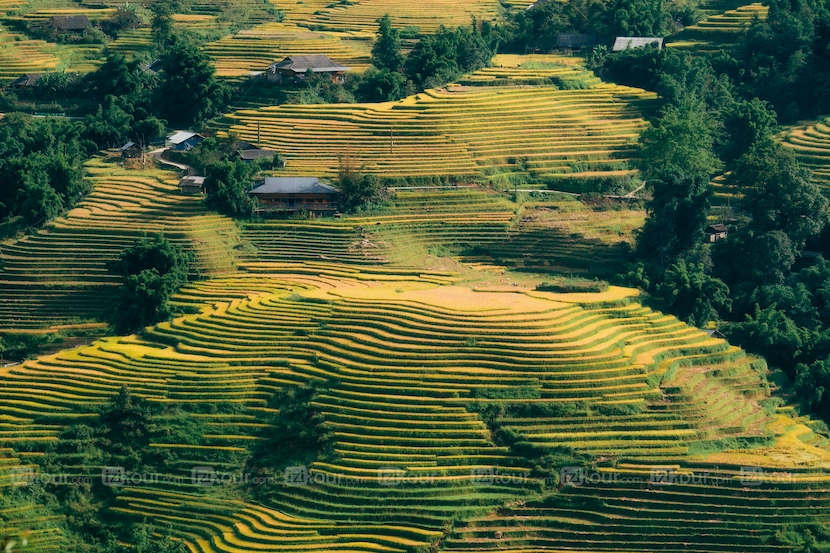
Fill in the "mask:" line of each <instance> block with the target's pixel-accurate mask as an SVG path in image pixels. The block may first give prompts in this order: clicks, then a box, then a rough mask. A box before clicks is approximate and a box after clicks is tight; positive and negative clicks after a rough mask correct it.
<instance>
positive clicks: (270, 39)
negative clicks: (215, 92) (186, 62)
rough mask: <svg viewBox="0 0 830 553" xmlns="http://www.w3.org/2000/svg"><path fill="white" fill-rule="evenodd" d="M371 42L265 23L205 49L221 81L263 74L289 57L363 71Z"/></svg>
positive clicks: (350, 36) (338, 34)
mask: <svg viewBox="0 0 830 553" xmlns="http://www.w3.org/2000/svg"><path fill="white" fill-rule="evenodd" d="M370 44H371V43H370V42H367V41H366V40H355V37H354V36H352V35H348V34H345V33H331V32H315V31H309V30H308V29H304V28H302V27H297V26H295V25H292V24H288V23H268V24H265V25H260V26H258V27H254V28H253V29H247V30H244V31H240V32H239V33H236V34H234V35H229V36H226V37H224V38H222V39H220V40H218V41H216V42H211V43H209V44H207V45H206V46H205V48H204V50H205V52H207V53H208V54H209V55H210V56H211V57H212V58H213V60H214V62H215V64H216V70H217V74H218V75H220V76H223V77H243V76H245V75H248V74H249V73H251V72H255V71H264V70H266V69H267V68H268V66H269V65H271V64H272V63H275V62H278V61H281V60H282V59H283V58H284V57H286V56H289V55H291V54H297V53H303V54H325V55H327V56H329V57H330V58H331V59H333V60H334V61H336V62H338V63H341V64H343V65H346V66H347V67H350V68H351V69H352V70H357V71H360V70H363V69H365V68H367V67H368V66H369V53H368V50H369V48H370Z"/></svg>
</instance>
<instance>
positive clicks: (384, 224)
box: [241, 187, 644, 274]
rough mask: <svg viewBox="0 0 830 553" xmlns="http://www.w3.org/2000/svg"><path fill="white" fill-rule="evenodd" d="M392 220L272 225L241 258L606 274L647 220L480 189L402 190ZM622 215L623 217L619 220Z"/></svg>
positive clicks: (249, 229)
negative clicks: (432, 258) (518, 200)
mask: <svg viewBox="0 0 830 553" xmlns="http://www.w3.org/2000/svg"><path fill="white" fill-rule="evenodd" d="M390 203H391V204H392V207H391V208H390V209H389V213H390V214H388V215H378V216H373V217H349V218H347V219H342V220H338V219H329V220H325V219H320V220H313V221H297V220H270V221H261V222H249V223H244V224H243V225H242V232H241V236H242V237H243V239H244V240H245V241H246V242H248V243H250V244H252V245H253V246H255V248H256V249H255V251H252V252H251V253H250V254H247V255H244V256H243V257H242V265H243V266H244V267H248V268H252V267H254V266H256V265H257V264H258V263H261V262H275V261H276V262H285V263H305V262H314V263H342V264H346V265H350V266H360V267H363V268H365V267H371V266H379V265H382V266H390V267H413V266H415V265H417V264H418V263H419V262H420V260H422V259H423V258H424V257H426V256H427V255H428V254H431V253H434V254H440V255H442V256H447V255H453V256H460V257H459V259H460V260H461V261H462V262H463V263H464V264H467V265H469V264H471V263H472V264H479V263H483V264H492V263H493V262H494V261H497V262H499V263H500V264H503V265H506V266H509V267H515V268H522V269H531V268H532V269H535V270H537V271H542V272H549V271H554V270H559V271H563V272H566V273H581V272H586V271H588V270H592V271H594V273H595V274H596V272H597V271H599V272H602V270H603V268H605V269H608V268H610V267H614V266H616V265H618V264H619V263H622V262H623V256H624V251H625V245H624V244H622V242H624V241H625V240H626V238H627V237H630V236H632V232H633V229H635V228H638V227H639V226H640V225H641V224H642V222H643V218H644V213H643V212H636V211H631V212H628V211H624V212H620V213H610V214H609V213H604V212H599V213H597V212H593V211H591V210H590V209H588V208H585V207H584V206H583V205H582V204H581V203H579V202H576V201H566V202H559V203H542V204H540V205H535V204H529V205H528V206H526V207H524V208H521V213H520V214H519V213H518V212H519V211H520V208H519V206H518V205H517V204H515V203H513V202H510V201H507V200H506V199H505V198H504V197H503V196H501V195H499V194H495V193H493V192H492V191H488V190H485V189H480V188H473V187H469V188H463V187H446V188H438V189H431V190H400V191H397V192H395V193H394V196H393V198H392V199H391V201H390ZM615 217H617V218H615Z"/></svg>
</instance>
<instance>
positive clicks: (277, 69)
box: [265, 55, 351, 83]
mask: <svg viewBox="0 0 830 553" xmlns="http://www.w3.org/2000/svg"><path fill="white" fill-rule="evenodd" d="M347 71H351V68H349V67H346V66H345V65H340V64H339V63H337V62H335V61H332V60H331V59H330V58H329V57H328V56H323V55H314V56H305V55H303V56H288V57H287V58H285V59H284V60H282V61H281V62H279V63H275V64H272V65H271V66H270V67H269V68H268V70H267V71H266V72H265V77H266V79H267V80H269V81H271V82H277V83H282V82H284V81H289V82H296V81H302V80H305V79H306V75H308V74H309V72H311V73H312V74H314V75H328V76H329V77H330V78H331V80H332V82H335V83H342V82H345V81H346V72H347Z"/></svg>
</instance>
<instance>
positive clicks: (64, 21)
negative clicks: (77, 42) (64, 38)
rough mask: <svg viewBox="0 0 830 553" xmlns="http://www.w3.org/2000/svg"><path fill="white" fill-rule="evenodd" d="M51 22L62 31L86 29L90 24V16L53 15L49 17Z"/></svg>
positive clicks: (56, 28) (57, 29)
mask: <svg viewBox="0 0 830 553" xmlns="http://www.w3.org/2000/svg"><path fill="white" fill-rule="evenodd" d="M49 23H50V24H51V25H52V27H54V28H55V30H56V31H58V32H61V33H65V32H82V31H86V30H87V29H88V28H89V25H90V23H89V18H88V17H87V16H85V15H53V16H52V17H50V18H49Z"/></svg>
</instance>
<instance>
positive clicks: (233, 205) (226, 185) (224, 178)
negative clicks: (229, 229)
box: [205, 160, 256, 218]
mask: <svg viewBox="0 0 830 553" xmlns="http://www.w3.org/2000/svg"><path fill="white" fill-rule="evenodd" d="M254 170H255V166H252V165H248V164H246V163H244V162H243V161H240V160H234V161H219V162H217V163H213V164H210V165H207V166H206V167H205V190H206V192H207V197H206V198H205V203H206V204H207V205H209V206H211V207H213V208H214V209H216V210H217V211H219V212H221V213H225V214H227V215H230V216H232V217H243V218H244V217H250V216H252V215H253V214H254V209H255V208H256V202H255V201H254V200H253V199H252V198H251V196H250V194H248V192H249V191H250V190H251V185H252V184H253V172H254Z"/></svg>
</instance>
